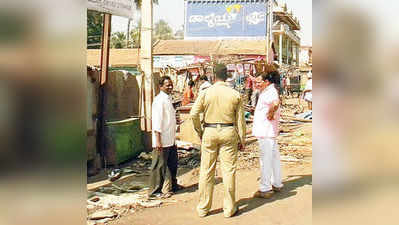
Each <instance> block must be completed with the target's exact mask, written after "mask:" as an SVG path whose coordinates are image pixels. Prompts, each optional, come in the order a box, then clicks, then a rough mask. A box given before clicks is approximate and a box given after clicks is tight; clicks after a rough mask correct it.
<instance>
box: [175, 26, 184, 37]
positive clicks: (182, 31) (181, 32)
mask: <svg viewBox="0 0 399 225" xmlns="http://www.w3.org/2000/svg"><path fill="white" fill-rule="evenodd" d="M175 39H178V40H182V39H184V28H183V26H182V27H181V28H180V29H179V30H177V31H176V33H175Z"/></svg>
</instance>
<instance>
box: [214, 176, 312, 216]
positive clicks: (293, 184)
mask: <svg viewBox="0 0 399 225" xmlns="http://www.w3.org/2000/svg"><path fill="white" fill-rule="evenodd" d="M291 177H297V178H295V179H292V180H288V181H286V182H283V183H284V188H283V190H282V191H281V192H279V193H275V194H274V195H273V197H272V198H270V199H262V198H254V197H249V198H243V199H240V200H239V201H238V203H237V204H238V207H239V209H240V210H239V211H238V213H237V215H236V216H240V215H241V214H244V213H246V212H249V211H251V210H254V209H256V208H259V207H261V206H263V205H264V204H267V203H271V202H274V201H277V200H281V199H285V198H289V197H291V196H294V195H296V194H297V191H295V189H297V188H298V187H302V186H305V185H312V175H311V174H310V175H290V176H288V178H291ZM222 212H223V209H222V208H219V209H215V210H212V211H210V212H209V215H215V214H218V213H222Z"/></svg>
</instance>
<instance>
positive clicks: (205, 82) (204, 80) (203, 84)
mask: <svg viewBox="0 0 399 225" xmlns="http://www.w3.org/2000/svg"><path fill="white" fill-rule="evenodd" d="M199 80H200V84H201V85H200V87H199V93H201V92H202V91H203V90H205V89H207V88H209V87H210V86H212V84H211V83H209V81H208V77H207V76H206V75H202V76H201V77H200V78H199Z"/></svg>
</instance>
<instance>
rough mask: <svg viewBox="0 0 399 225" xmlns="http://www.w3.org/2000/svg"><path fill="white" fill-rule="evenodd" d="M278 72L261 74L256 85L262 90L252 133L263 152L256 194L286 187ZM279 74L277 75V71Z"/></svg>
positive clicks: (270, 192)
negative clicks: (282, 173)
mask: <svg viewBox="0 0 399 225" xmlns="http://www.w3.org/2000/svg"><path fill="white" fill-rule="evenodd" d="M276 73H277V72H271V73H268V74H261V75H259V76H258V77H257V78H256V80H255V83H256V86H257V88H258V89H259V90H260V91H261V93H260V95H259V100H258V103H257V105H256V108H255V114H254V122H253V128H252V134H253V136H255V137H256V138H257V139H258V142H259V151H260V158H259V160H260V170H261V178H260V187H259V191H257V192H256V193H255V195H254V197H258V198H270V197H271V196H272V195H273V193H274V192H279V191H281V188H282V187H283V184H282V182H281V181H282V179H281V171H280V170H281V169H280V152H279V147H278V144H277V139H276V138H277V136H278V135H279V127H278V123H279V120H280V100H279V94H278V91H277V89H276V88H275V84H274V83H275V82H276V81H275V80H274V79H275V77H277V76H276ZM277 75H278V74H277Z"/></svg>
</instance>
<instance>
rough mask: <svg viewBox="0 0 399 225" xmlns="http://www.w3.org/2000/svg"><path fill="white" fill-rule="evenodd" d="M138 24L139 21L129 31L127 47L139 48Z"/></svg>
mask: <svg viewBox="0 0 399 225" xmlns="http://www.w3.org/2000/svg"><path fill="white" fill-rule="evenodd" d="M140 26H141V21H139V23H138V25H137V26H136V27H134V28H133V29H132V30H131V31H130V40H129V47H131V48H140Z"/></svg>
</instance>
